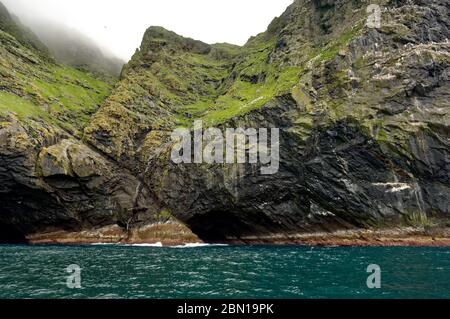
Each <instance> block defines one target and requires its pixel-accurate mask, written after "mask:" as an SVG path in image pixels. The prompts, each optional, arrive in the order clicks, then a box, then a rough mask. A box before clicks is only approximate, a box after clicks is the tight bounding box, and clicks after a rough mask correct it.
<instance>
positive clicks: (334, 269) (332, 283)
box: [0, 245, 450, 299]
mask: <svg viewBox="0 0 450 319" xmlns="http://www.w3.org/2000/svg"><path fill="white" fill-rule="evenodd" d="M372 264H375V265H378V266H379V267H380V269H381V275H380V278H381V288H380V289H369V288H368V285H367V279H368V276H370V275H371V273H368V272H367V267H368V266H369V265H372ZM70 265H78V266H79V267H80V268H81V270H80V273H79V276H78V274H77V273H68V272H67V267H69V266H70ZM72 270H73V268H72ZM68 276H72V277H70V278H69V280H68V279H67V278H68ZM73 276H76V277H73ZM74 278H76V279H74ZM77 279H79V284H80V285H81V288H78V289H77V288H75V289H71V288H69V287H68V285H67V283H68V281H69V284H70V283H74V282H75V283H76V282H77V281H76V280H77ZM372 279H373V278H372ZM69 286H70V285H69ZM0 298H102V299H105V298H159V299H163V298H187V299H190V298H200V299H201V298H290V299H297V298H450V249H449V248H311V247H271V246H263V247H258V246H255V247H252V246H248V247H239V246H183V247H174V248H162V247H151V246H145V245H143V246H142V245H141V246H119V245H90V246H25V245H0Z"/></svg>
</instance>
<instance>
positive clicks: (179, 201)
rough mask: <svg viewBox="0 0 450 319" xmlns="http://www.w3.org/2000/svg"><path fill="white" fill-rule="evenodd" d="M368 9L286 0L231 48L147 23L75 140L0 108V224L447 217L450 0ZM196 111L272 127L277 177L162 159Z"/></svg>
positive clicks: (375, 221)
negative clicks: (378, 13) (263, 28)
mask: <svg viewBox="0 0 450 319" xmlns="http://www.w3.org/2000/svg"><path fill="white" fill-rule="evenodd" d="M380 5H382V6H384V7H385V8H386V10H383V15H382V26H381V28H380V29H371V28H368V27H367V26H366V25H365V21H366V18H367V12H366V4H365V2H363V1H350V0H342V1H302V0H298V1H295V2H294V4H293V5H291V6H290V7H289V8H288V9H287V11H286V12H285V13H284V14H283V15H282V16H281V17H279V18H277V19H275V20H274V21H273V22H272V23H271V25H270V26H269V28H268V30H267V32H265V33H262V34H260V35H258V36H257V37H255V38H252V39H250V40H249V42H248V43H247V44H246V45H245V46H244V47H242V48H238V47H235V46H231V45H226V44H220V45H208V44H204V43H202V42H199V41H195V40H192V39H185V38H183V37H180V36H178V35H176V34H175V33H172V32H170V31H167V30H164V29H163V28H159V27H152V28H150V29H149V30H147V32H146V33H145V36H144V39H143V43H142V45H141V48H140V49H139V50H138V51H137V52H136V54H135V55H134V57H133V58H132V60H131V61H130V62H129V63H128V64H127V65H126V66H125V68H124V70H123V72H122V79H121V81H120V82H119V83H118V84H117V85H116V88H115V89H114V91H113V92H112V94H111V95H110V96H109V97H108V98H107V99H106V101H104V102H103V104H102V106H101V107H100V109H99V110H98V111H97V112H96V113H95V115H94V116H92V117H91V118H90V119H89V121H88V123H87V124H86V126H85V127H84V133H83V138H82V139H79V138H77V137H76V136H74V135H73V134H68V133H67V132H64V131H62V130H60V129H59V128H57V127H56V128H55V127H54V125H52V124H45V123H42V122H39V121H36V120H33V121H29V122H25V121H21V120H17V119H16V118H15V117H14V116H4V117H2V120H1V121H3V124H2V126H0V149H1V150H2V152H1V153H0V160H1V161H0V180H2V181H3V185H2V186H1V188H0V199H1V202H2V205H3V207H4V209H3V211H2V213H1V214H0V229H5V230H7V231H5V234H11V235H10V237H11V238H21V236H23V237H25V236H26V235H28V234H32V233H36V232H42V231H49V230H58V229H64V230H68V231H77V230H85V229H93V228H97V227H101V226H108V225H114V224H117V225H119V226H120V227H122V228H124V229H132V228H134V227H143V226H145V225H148V224H152V223H155V222H164V221H167V220H178V221H181V222H183V223H184V224H186V225H187V226H188V227H189V228H190V229H191V230H192V231H193V232H194V233H195V234H197V235H198V236H199V237H200V238H202V239H204V240H210V241H227V240H244V241H245V240H249V239H252V238H255V237H256V238H258V237H270V236H272V235H282V236H289V235H292V234H298V233H308V232H317V231H334V230H340V229H355V228H364V229H366V228H374V227H375V228H377V229H378V228H383V227H390V226H410V225H412V226H420V227H423V226H429V225H436V226H442V227H446V226H447V223H448V222H447V220H448V219H449V217H450V200H449V199H450V179H449V176H450V174H449V171H450V154H449V153H450V145H449V144H450V139H449V132H450V131H449V123H450V122H449V120H450V118H449V106H448V101H449V97H450V85H449V81H450V43H449V42H448V40H447V39H449V38H450V20H449V16H450V1H447V0H446V1H380ZM194 119H201V120H203V121H204V124H205V126H206V127H207V126H217V127H219V128H221V129H225V128H227V127H232V128H237V127H244V128H272V127H276V128H280V133H281V134H280V157H281V162H280V169H279V171H278V173H276V174H273V175H261V173H260V166H259V165H258V164H232V165H216V164H211V165H206V164H189V165H176V164H174V163H173V162H172V161H171V160H170V152H171V147H172V143H171V141H170V134H171V132H172V130H173V129H174V128H176V127H178V126H188V127H189V126H190V125H191V124H192V122H193V121H194ZM30 123H33V124H30ZM36 127H37V128H36ZM31 128H33V129H31ZM8 236H9V235H8ZM8 236H7V237H8Z"/></svg>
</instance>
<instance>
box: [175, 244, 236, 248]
mask: <svg viewBox="0 0 450 319" xmlns="http://www.w3.org/2000/svg"><path fill="white" fill-rule="evenodd" d="M226 246H228V245H225V244H203V243H195V244H184V245H178V246H171V247H170V248H201V247H226Z"/></svg>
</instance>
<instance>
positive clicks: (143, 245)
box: [122, 243, 163, 247]
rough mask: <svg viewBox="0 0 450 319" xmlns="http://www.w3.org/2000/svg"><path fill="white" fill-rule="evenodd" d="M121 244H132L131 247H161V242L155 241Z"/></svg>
mask: <svg viewBox="0 0 450 319" xmlns="http://www.w3.org/2000/svg"><path fill="white" fill-rule="evenodd" d="M122 246H132V247H163V244H162V243H155V244H125V245H122Z"/></svg>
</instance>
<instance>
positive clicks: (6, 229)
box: [0, 222, 27, 244]
mask: <svg viewBox="0 0 450 319" xmlns="http://www.w3.org/2000/svg"><path fill="white" fill-rule="evenodd" d="M26 242H27V239H26V237H25V235H24V234H23V233H22V232H21V231H20V230H18V229H17V228H16V227H15V226H13V225H9V224H5V223H2V222H0V244H24V243H26Z"/></svg>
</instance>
